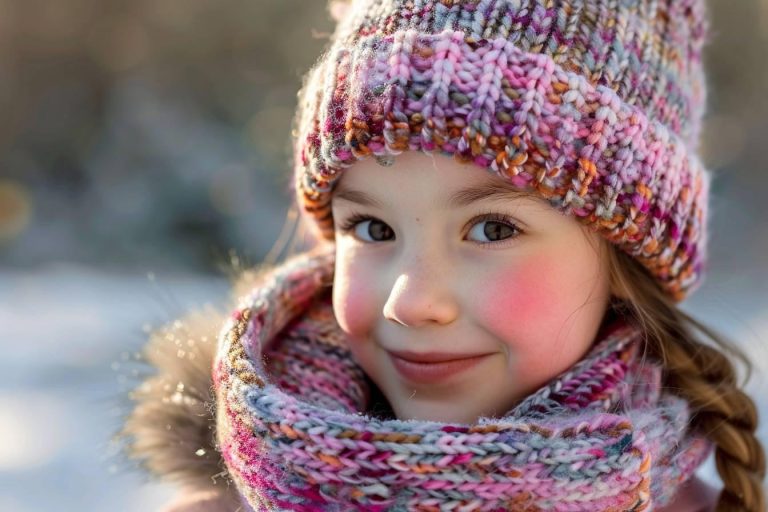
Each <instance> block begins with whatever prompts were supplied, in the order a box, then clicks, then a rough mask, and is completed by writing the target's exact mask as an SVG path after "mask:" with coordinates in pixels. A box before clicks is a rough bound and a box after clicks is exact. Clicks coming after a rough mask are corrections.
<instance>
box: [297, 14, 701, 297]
mask: <svg viewBox="0 0 768 512" xmlns="http://www.w3.org/2000/svg"><path fill="white" fill-rule="evenodd" d="M707 25H708V22H707V17H706V12H705V5H704V2H703V0H570V1H566V0H560V1H555V0H433V1H428V0H352V1H351V3H350V5H349V7H348V10H347V12H346V14H345V15H344V16H343V18H342V19H341V20H340V21H339V24H338V26H337V28H336V31H335V33H334V35H333V39H332V45H331V46H330V49H329V50H328V51H327V52H326V53H325V54H324V55H323V57H322V58H321V59H320V60H319V61H318V63H317V64H316V65H315V66H314V67H313V68H312V70H310V72H309V74H308V75H307V77H306V81H305V85H304V88H303V90H302V92H301V94H300V102H299V110H298V112H297V115H296V130H295V132H294V134H295V135H296V138H295V146H294V150H295V155H294V157H295V181H294V184H295V190H296V195H297V199H298V201H299V204H300V206H301V209H302V210H303V211H304V214H305V215H307V216H309V217H310V218H311V219H312V220H313V221H314V222H312V223H310V224H311V225H312V226H313V229H314V230H315V234H316V235H317V236H319V237H321V238H324V239H328V240H333V237H334V234H333V219H332V217H331V198H332V191H333V188H334V183H335V182H336V180H337V179H338V178H339V177H340V175H341V173H342V172H343V171H344V170H345V168H347V167H349V166H351V165H352V164H354V163H355V162H356V161H358V160H360V159H362V158H365V157H368V156H374V157H376V158H377V159H378V160H379V162H381V163H382V164H384V165H386V164H387V163H391V161H392V158H393V155H396V154H398V153H400V152H402V151H403V150H406V149H410V150H421V151H427V152H438V153H442V154H445V155H453V156H454V157H455V158H457V159H459V160H461V161H466V162H472V163H474V164H475V166H479V167H480V168H485V169H487V170H488V171H489V172H493V173H495V174H497V175H498V176H501V177H503V178H504V179H507V180H509V181H510V182H512V183H513V184H514V185H515V186H517V187H519V188H521V189H525V190H527V191H529V192H532V193H534V194H536V195H538V196H540V197H543V198H545V199H547V200H548V201H549V203H550V204H551V205H552V206H553V207H555V208H557V209H558V210H560V211H562V212H564V213H567V214H570V215H572V216H574V217H575V218H576V219H578V220H579V221H581V222H582V223H584V224H586V225H588V226H590V227H591V228H592V229H594V230H596V231H597V232H598V233H600V234H601V235H603V236H604V237H605V238H607V239H608V240H609V241H610V242H612V243H613V244H615V245H617V246H618V247H619V248H621V249H622V250H623V251H624V252H626V253H628V254H630V255H631V256H633V257H634V258H636V259H637V260H638V261H640V262H641V263H642V264H643V265H644V266H645V267H646V268H647V269H648V270H649V271H650V273H651V274H652V275H653V276H654V277H655V278H656V280H657V281H658V283H659V284H660V285H661V287H662V289H663V290H665V291H666V292H667V293H668V294H669V296H670V297H671V298H673V299H674V300H675V301H681V300H683V299H684V298H685V297H686V296H687V295H688V294H689V293H690V292H691V291H693V290H694V289H695V288H696V287H698V284H699V283H700V278H701V276H702V273H703V264H704V259H705V249H706V239H707V236H706V221H707V215H706V214H707V198H708V193H709V181H710V178H709V174H708V173H707V172H706V171H705V169H704V168H703V166H702V164H701V162H700V160H699V158H698V156H697V153H696V150H697V145H698V138H699V132H700V128H701V119H702V116H703V114H704V109H705V103H706V94H705V85H706V84H705V77H704V74H703V67H702V59H701V57H702V56H701V53H702V47H703V45H704V44H705V39H706V33H707Z"/></svg>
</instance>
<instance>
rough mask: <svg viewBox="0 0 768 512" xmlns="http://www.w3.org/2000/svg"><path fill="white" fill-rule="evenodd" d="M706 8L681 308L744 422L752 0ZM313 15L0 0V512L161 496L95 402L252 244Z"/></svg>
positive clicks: (283, 156)
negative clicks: (708, 20)
mask: <svg viewBox="0 0 768 512" xmlns="http://www.w3.org/2000/svg"><path fill="white" fill-rule="evenodd" d="M710 12H711V15H712V28H713V35H712V41H711V43H710V46H709V48H708V50H707V53H706V60H707V66H708V70H709V82H710V84H709V113H708V117H707V120H706V130H705V133H704V137H703V141H702V150H703V155H704V160H705V162H706V164H707V166H708V167H709V168H710V169H711V170H712V171H713V173H714V175H715V177H714V181H713V191H712V192H713V197H712V204H711V212H712V221H711V224H710V228H711V237H710V247H709V249H710V255H711V257H710V273H709V275H708V277H707V280H706V282H705V283H704V285H703V286H702V287H701V289H700V290H699V291H698V292H697V294H695V295H694V296H693V297H692V298H691V299H690V300H689V301H687V302H686V303H685V306H684V309H686V310H687V311H689V312H691V313H692V314H694V315H695V316H697V317H698V318H702V319H704V320H705V321H706V322H707V323H708V324H709V325H711V326H713V327H715V328H716V329H718V330H720V331H721V332H723V333H725V334H727V335H728V336H730V337H731V338H733V339H734V340H736V341H737V342H738V343H739V344H740V345H741V346H742V347H743V348H744V349H745V350H746V351H747V352H748V353H749V355H750V358H751V360H752V361H753V363H754V364H755V367H756V368H755V369H756V371H755V374H754V376H753V378H752V380H751V381H750V383H749V386H748V389H749V391H750V392H751V393H752V394H753V395H754V396H755V397H756V398H757V400H758V402H759V404H760V407H761V412H762V414H763V416H765V413H766V412H768V399H766V398H765V397H766V392H768V384H766V381H765V379H764V378H763V376H762V374H763V373H764V372H765V371H766V370H768V352H767V351H766V344H767V343H768V294H766V291H765V290H766V289H768V265H767V264H766V263H767V262H768V206H766V203H765V200H764V199H763V197H764V194H763V193H762V191H763V190H764V189H763V187H767V188H768V172H766V166H765V161H766V159H765V157H764V150H765V147H766V143H768V138H767V137H766V133H768V102H767V101H766V91H767V90H768V67H766V66H765V64H764V63H765V55H766V50H768V0H741V1H739V2H722V1H721V2H716V1H711V2H710ZM331 29H332V23H331V20H330V17H329V16H328V14H327V10H326V7H325V2H324V1H320V0H313V1H307V0H303V1H300V0H251V1H245V0H216V1H214V0H184V1H182V0H134V1H132V2H118V1H115V0H0V113H1V115H0V326H2V334H1V335H0V348H1V349H2V354H3V356H2V357H1V358H0V438H2V439H4V441H5V442H4V443H0V510H2V511H4V512H22V511H23V512H33V511H34V512H36V511H43V510H46V511H47V510H73V511H74V510H77V511H100V510H111V511H137V510H155V509H157V508H158V507H159V505H160V504H161V503H163V502H165V501H166V500H168V499H169V497H170V496H171V495H172V494H173V489H172V488H171V487H170V486H169V485H165V484H160V483H156V482H153V481H151V480H149V479H147V478H146V477H145V476H143V475H142V474H141V473H139V472H138V471H135V470H132V469H131V468H130V467H129V466H127V465H126V464H125V462H124V461H121V460H120V458H119V456H118V449H117V448H116V446H115V445H114V443H112V442H111V436H112V434H113V433H114V432H115V431H116V430H117V429H118V428H119V425H120V421H121V419H122V417H123V415H124V414H125V413H126V411H125V409H124V408H123V407H122V406H121V403H120V401H119V400H118V399H116V397H120V396H121V395H124V394H125V393H127V391H128V390H129V389H130V388H131V387H132V385H133V384H134V382H133V381H132V379H131V377H132V376H134V377H135V374H133V375H132V373H131V372H132V371H134V370H129V368H130V363H131V361H132V360H133V359H134V358H135V355H136V352H137V351H138V350H140V348H141V346H142V345H143V343H144V342H145V339H146V334H147V332H148V331H149V330H150V329H152V328H153V327H157V326H159V325H161V324H163V323H166V322H168V321H171V320H173V319H174V318H176V317H177V316H179V315H181V314H182V313H183V312H185V311H186V310H187V309H189V308H194V307H200V306H203V305H205V304H213V305H219V304H222V303H223V302H224V301H225V300H226V299H227V298H228V295H227V294H228V280H227V272H228V269H229V268H231V266H232V265H233V264H235V265H241V266H248V265H250V264H252V263H256V262H259V261H262V260H263V259H264V258H265V257H272V256H273V255H274V252H272V253H270V250H271V249H273V248H274V247H275V242H276V241H277V240H278V238H280V234H281V232H283V231H284V227H285V219H286V213H287V210H288V204H289V201H290V199H291V197H290V195H289V193H288V180H289V175H290V129H291V126H290V125H291V119H292V115H293V109H294V106H295V102H296V92H297V91H298V88H299V87H300V84H301V77H302V74H303V73H304V72H305V71H306V70H307V69H308V68H309V66H310V65H311V64H312V63H313V62H314V61H315V59H316V58H317V57H318V56H319V54H320V52H321V51H322V49H323V48H324V47H325V44H326V42H327V40H328V35H329V32H330V31H331ZM760 436H761V440H762V441H763V442H764V443H765V444H768V429H766V428H765V427H762V428H761V431H760ZM702 474H703V475H704V477H705V478H707V479H709V480H711V481H712V482H713V483H716V482H717V480H716V477H715V476H714V470H713V467H712V464H711V463H710V464H708V466H707V467H705V468H704V469H703V470H702Z"/></svg>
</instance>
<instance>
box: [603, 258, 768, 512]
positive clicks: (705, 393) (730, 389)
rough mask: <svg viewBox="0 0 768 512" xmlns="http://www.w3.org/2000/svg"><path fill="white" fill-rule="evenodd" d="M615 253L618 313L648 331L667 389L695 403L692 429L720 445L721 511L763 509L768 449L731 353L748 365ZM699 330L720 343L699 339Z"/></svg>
mask: <svg viewBox="0 0 768 512" xmlns="http://www.w3.org/2000/svg"><path fill="white" fill-rule="evenodd" d="M610 252H611V257H610V258H609V260H610V261H611V274H612V278H614V279H615V282H616V283H618V284H619V286H620V289H621V290H623V292H624V293H625V294H626V296H625V297H623V300H621V301H619V302H617V303H615V306H614V308H615V310H616V311H617V312H618V311H620V310H621V309H622V308H623V309H625V312H627V313H629V317H630V318H633V319H634V320H635V321H637V322H638V323H639V324H640V325H641V326H642V328H643V331H644V332H646V333H647V344H646V354H647V355H648V356H650V357H654V358H656V359H658V360H660V361H661V362H662V364H663V366H664V369H665V375H664V385H665V386H666V387H667V388H669V389H670V390H672V391H673V392H674V393H676V394H678V395H679V396H681V397H683V398H685V399H686V400H687V401H688V402H689V404H690V407H691V413H692V418H691V427H692V428H693V429H695V430H697V431H698V432H701V433H702V434H703V435H705V436H706V437H707V438H709V439H710V440H712V441H713V443H714V444H715V464H716V466H717V471H718V473H719V475H720V478H721V480H722V481H723V490H722V492H721V494H720V498H719V501H718V504H717V509H716V510H717V511H718V512H725V511H749V512H763V511H764V510H765V505H766V503H765V492H764V490H763V488H762V481H763V478H764V476H765V452H764V450H763V447H762V445H761V444H760V442H759V441H758V440H757V438H756V437H755V430H756V429H757V422H758V418H757V410H756V407H755V404H754V402H753V401H752V399H751V398H750V397H749V396H748V395H747V394H746V393H744V391H743V390H742V389H741V387H740V386H739V383H738V382H737V375H736V370H735V367H734V364H733V363H732V361H731V359H730V358H729V357H728V356H727V355H726V354H728V355H731V356H733V357H735V358H736V359H738V360H740V361H741V362H742V363H743V364H744V366H745V367H746V368H747V371H748V372H749V371H750V370H751V365H750V363H749V360H748V359H747V358H746V356H745V355H744V354H743V353H742V352H741V351H740V350H739V349H737V348H736V347H735V346H734V345H733V343H731V342H730V341H728V340H726V338H725V337H723V336H722V335H720V334H719V333H717V332H715V331H714V330H712V329H710V328H709V327H707V326H705V325H703V324H701V323H700V322H699V321H697V320H696V319H694V318H692V317H691V316H689V315H688V314H686V313H685V312H683V311H682V310H680V309H679V308H678V307H677V306H676V305H675V304H674V303H672V302H670V300H669V299H668V298H667V297H666V295H665V294H664V293H663V292H662V291H661V289H660V288H659V287H658V286H657V285H656V283H655V282H654V281H653V280H652V279H649V276H648V274H647V272H646V271H645V269H644V268H642V267H640V266H639V265H638V264H637V263H636V262H635V261H634V260H633V259H631V258H629V257H628V256H626V255H624V254H623V253H621V252H620V251H615V250H611V251H610ZM694 330H695V331H698V332H700V333H702V334H703V335H704V337H705V338H706V339H708V340H711V341H712V342H713V344H714V346H712V345H711V344H705V343H703V342H702V341H699V339H698V338H697V337H696V336H695V335H694ZM748 374H749V373H748Z"/></svg>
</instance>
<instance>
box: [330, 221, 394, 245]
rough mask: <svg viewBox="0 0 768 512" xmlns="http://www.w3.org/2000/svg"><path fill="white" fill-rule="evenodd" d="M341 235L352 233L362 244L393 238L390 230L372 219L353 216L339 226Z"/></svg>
mask: <svg viewBox="0 0 768 512" xmlns="http://www.w3.org/2000/svg"><path fill="white" fill-rule="evenodd" d="M339 229H340V230H341V231H342V232H343V233H347V232H349V231H354V235H355V238H358V239H360V240H362V241H364V242H382V241H385V240H389V239H390V238H394V237H395V234H394V233H393V232H392V228H390V227H389V226H387V224H386V223H384V222H382V221H380V220H379V219H376V218H374V217H368V216H366V215H353V216H351V217H350V218H349V219H347V220H346V221H345V222H344V223H342V224H341V226H339Z"/></svg>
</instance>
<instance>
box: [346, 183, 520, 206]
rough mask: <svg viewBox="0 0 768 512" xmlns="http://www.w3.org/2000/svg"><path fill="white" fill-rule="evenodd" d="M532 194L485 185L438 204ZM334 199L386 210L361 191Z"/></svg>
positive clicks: (503, 185) (508, 186) (349, 191)
mask: <svg viewBox="0 0 768 512" xmlns="http://www.w3.org/2000/svg"><path fill="white" fill-rule="evenodd" d="M530 196H531V194H530V193H527V192H524V191H522V190H520V189H518V188H516V187H515V186H514V185H512V184H511V183H507V182H505V181H502V182H500V183H483V184H482V185H476V186H472V187H466V188H462V189H460V190H457V191H456V192H454V193H453V194H451V195H450V196H449V197H447V198H445V199H443V200H442V201H440V202H439V203H438V204H439V206H441V207H442V208H444V209H452V208H461V207H464V206H468V205H470V204H472V203H474V202H477V201H482V200H487V199H519V198H528V197H530ZM333 198H334V199H343V200H345V201H349V202H352V203H357V204H359V205H363V206H371V207H374V208H382V209H383V208H384V206H383V204H382V203H381V201H379V200H378V199H376V198H374V197H373V196H371V195H369V194H366V193H365V192H363V191H361V190H354V189H350V188H341V187H340V188H339V189H338V190H337V191H336V192H334V193H333Z"/></svg>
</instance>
